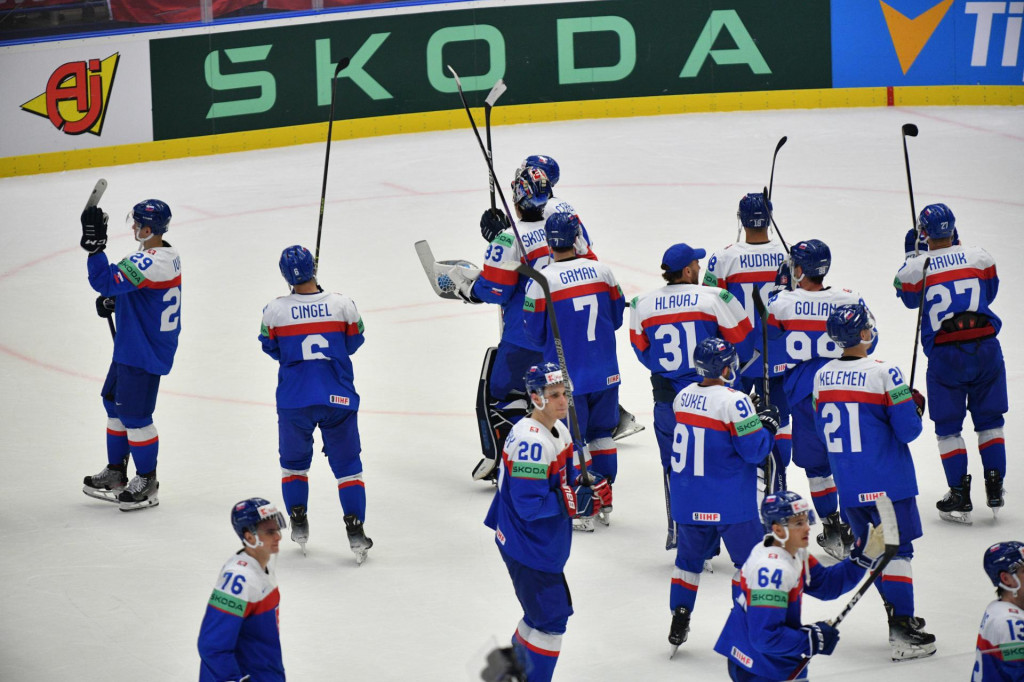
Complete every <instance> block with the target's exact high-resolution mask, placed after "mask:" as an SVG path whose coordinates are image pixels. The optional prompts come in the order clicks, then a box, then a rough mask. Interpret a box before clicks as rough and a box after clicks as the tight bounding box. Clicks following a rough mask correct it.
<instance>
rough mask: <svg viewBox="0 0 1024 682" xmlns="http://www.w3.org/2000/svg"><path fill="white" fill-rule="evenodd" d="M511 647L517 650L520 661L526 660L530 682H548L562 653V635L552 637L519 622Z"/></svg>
mask: <svg viewBox="0 0 1024 682" xmlns="http://www.w3.org/2000/svg"><path fill="white" fill-rule="evenodd" d="M512 646H514V647H515V648H516V649H517V652H516V653H517V655H518V656H519V657H520V659H523V658H525V659H526V661H527V671H528V673H527V679H528V680H530V682H550V680H551V678H552V677H553V676H554V674H555V664H557V663H558V654H559V653H561V651H562V635H552V634H550V633H547V632H544V631H543V630H537V629H535V628H531V627H530V626H528V625H527V624H526V623H523V622H520V623H519V627H518V628H516V634H515V635H514V636H513V638H512ZM524 654H525V655H524Z"/></svg>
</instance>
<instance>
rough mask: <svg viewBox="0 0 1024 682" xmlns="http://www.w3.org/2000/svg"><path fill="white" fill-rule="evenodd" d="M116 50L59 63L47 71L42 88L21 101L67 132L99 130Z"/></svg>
mask: <svg viewBox="0 0 1024 682" xmlns="http://www.w3.org/2000/svg"><path fill="white" fill-rule="evenodd" d="M119 59H120V53H118V52H115V53H114V54H112V55H110V56H109V57H107V58H106V59H102V60H100V59H90V60H88V61H81V62H67V63H66V64H61V65H60V66H58V67H57V68H56V69H54V71H53V73H51V74H50V77H49V79H48V80H47V82H46V91H45V92H43V93H42V94H41V95H37V96H36V97H33V98H32V99H30V100H29V101H27V102H25V103H24V104H22V105H21V108H22V109H24V110H25V111H27V112H29V113H30V114H36V115H37V116H42V117H43V118H47V119H49V120H50V123H52V124H53V126H54V127H55V128H56V129H57V130H61V131H63V132H64V133H65V134H67V135H81V134H82V133H92V134H93V135H99V134H100V132H101V131H102V130H103V119H104V118H105V115H106V112H107V104H108V103H109V101H110V90H111V88H112V87H113V85H114V74H115V72H116V71H117V63H118V60H119Z"/></svg>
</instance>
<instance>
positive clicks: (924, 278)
mask: <svg viewBox="0 0 1024 682" xmlns="http://www.w3.org/2000/svg"><path fill="white" fill-rule="evenodd" d="M931 261H932V257H931V256H925V258H924V269H923V270H921V300H920V301H918V302H917V327H915V328H914V357H913V359H912V360H911V361H910V390H911V391H913V390H914V374H915V373H916V372H917V342H918V340H919V339H920V338H921V322H922V320H923V319H924V294H925V291H927V289H928V264H929V263H931Z"/></svg>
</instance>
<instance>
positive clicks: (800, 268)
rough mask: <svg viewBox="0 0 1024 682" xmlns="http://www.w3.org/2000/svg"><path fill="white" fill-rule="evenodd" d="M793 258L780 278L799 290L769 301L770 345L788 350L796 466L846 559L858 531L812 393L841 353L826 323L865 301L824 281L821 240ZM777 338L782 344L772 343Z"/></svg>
mask: <svg viewBox="0 0 1024 682" xmlns="http://www.w3.org/2000/svg"><path fill="white" fill-rule="evenodd" d="M790 259H791V262H792V273H790V264H789V263H783V265H782V267H781V268H780V270H779V278H778V282H779V283H781V284H786V283H787V280H788V281H789V282H790V283H792V284H793V285H794V286H795V288H794V289H793V290H792V291H789V290H786V291H781V292H779V293H778V294H776V295H775V296H773V297H772V298H771V299H770V300H769V302H768V311H767V312H768V321H767V324H768V339H769V345H770V346H771V348H772V349H773V350H774V349H775V348H785V355H784V361H785V362H786V363H787V364H788V369H787V370H786V374H785V376H784V378H783V383H782V386H783V389H784V390H785V393H786V403H787V404H788V405H789V410H790V415H791V420H792V428H793V434H792V438H793V440H792V444H793V464H796V465H797V466H798V467H800V468H801V469H803V470H804V471H805V472H806V473H807V481H808V483H809V485H810V488H811V501H812V502H813V504H814V509H815V511H816V512H817V513H818V518H820V519H821V527H822V532H821V533H820V534H819V535H818V537H817V541H818V544H819V545H821V547H822V548H823V549H824V550H825V551H826V552H828V553H829V554H831V555H832V556H833V557H835V558H836V559H842V558H843V557H845V556H847V555H848V554H849V553H850V548H851V547H852V545H853V535H852V534H851V533H850V527H849V525H848V524H847V523H845V522H844V520H843V519H842V517H841V515H840V512H839V497H838V495H837V494H836V484H835V481H834V480H833V478H832V468H831V466H830V465H829V460H828V453H827V452H826V450H825V445H824V444H823V443H822V442H821V439H819V438H818V434H817V433H816V432H815V430H814V408H813V407H812V405H811V391H812V390H813V389H814V375H815V373H816V372H817V371H818V369H820V368H821V366H822V365H824V364H825V363H826V362H828V361H829V360H830V359H832V358H837V357H839V356H840V355H841V354H842V351H841V350H840V349H839V347H838V346H836V344H835V343H834V342H833V341H832V340H831V339H829V337H828V334H826V333H825V321H826V320H827V319H828V316H829V315H830V314H831V313H832V311H833V310H834V309H835V308H836V306H840V305H844V304H847V303H858V302H859V303H863V299H862V298H861V296H860V294H858V293H855V292H853V291H850V290H849V289H834V288H832V287H827V286H825V285H824V283H823V281H824V279H825V275H826V274H827V273H828V271H829V267H831V265H832V252H831V251H830V250H829V248H828V245H826V244H825V243H824V242H822V241H821V240H818V239H810V240H807V241H802V242H798V243H797V244H794V245H793V248H792V249H791V250H790ZM775 339H777V340H778V343H779V345H775V344H774V343H772V341H773V340H775ZM870 350H874V348H873V347H872V348H871V349H870ZM870 350H869V352H870Z"/></svg>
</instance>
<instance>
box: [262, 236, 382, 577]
mask: <svg viewBox="0 0 1024 682" xmlns="http://www.w3.org/2000/svg"><path fill="white" fill-rule="evenodd" d="M279 265H280V269H281V274H282V275H283V276H284V279H285V281H286V282H288V284H289V285H290V286H291V287H292V291H291V294H289V295H288V296H282V297H280V298H276V299H274V300H273V301H271V302H270V303H268V304H267V306H266V308H264V309H263V323H262V325H261V328H260V336H259V340H260V344H261V345H262V347H263V352H264V353H266V354H267V355H269V356H270V357H272V358H274V359H275V360H277V361H278V362H279V363H280V368H279V369H278V372H277V430H278V441H279V443H278V448H279V450H278V451H279V453H280V461H281V493H282V495H283V496H284V504H285V508H286V509H287V510H288V513H289V515H290V516H291V520H292V540H294V541H295V542H297V543H299V545H300V547H301V548H302V551H303V553H305V551H306V542H307V541H308V540H309V519H308V517H307V511H308V504H309V466H310V464H311V463H312V460H313V431H314V430H315V429H317V428H319V429H320V435H321V436H322V437H323V442H324V454H326V455H327V461H328V463H329V464H330V466H331V471H332V472H333V473H334V477H335V478H336V479H337V484H338V498H339V500H340V501H341V508H342V514H343V516H344V519H343V520H344V522H345V531H346V533H347V534H348V542H349V548H350V549H351V550H352V552H353V553H354V554H355V555H356V562H357V563H359V564H362V563H363V561H365V559H366V554H367V551H368V550H369V549H370V548H371V547H373V540H371V539H370V538H368V537H366V533H365V531H364V529H363V523H364V521H365V520H366V489H365V486H364V484H363V463H362V460H361V459H360V457H359V454H360V452H361V450H362V447H361V445H360V442H359V424H358V416H359V394H358V393H356V389H355V385H354V383H353V371H352V359H351V356H352V354H353V353H355V352H356V350H358V348H359V347H360V346H362V345H363V340H364V339H363V319H362V318H361V317H360V316H359V311H358V310H357V309H356V304H355V302H354V301H353V300H352V299H351V298H349V297H348V296H345V295H344V294H335V293H329V292H325V291H324V290H323V289H321V288H320V285H319V284H318V283H317V281H316V266H315V264H314V262H313V255H312V254H311V253H310V252H309V249H306V248H303V247H302V246H299V245H298V244H296V245H294V246H289V247H288V248H286V249H285V250H284V251H282V252H281V260H280V264H279Z"/></svg>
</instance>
